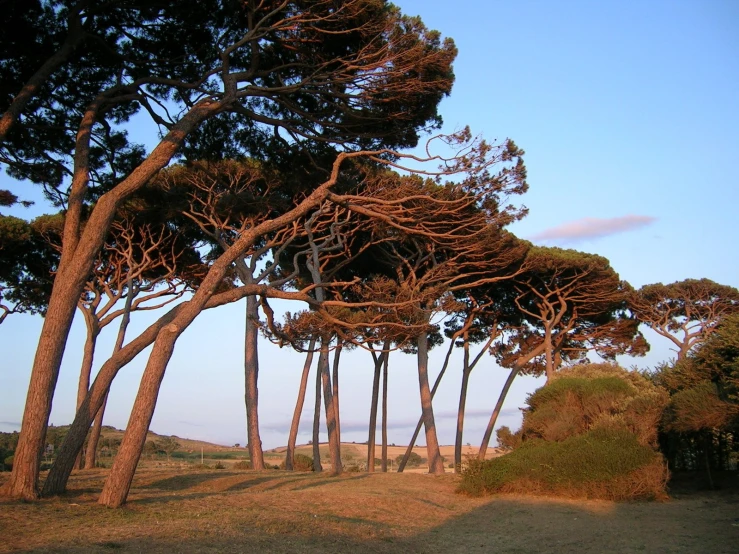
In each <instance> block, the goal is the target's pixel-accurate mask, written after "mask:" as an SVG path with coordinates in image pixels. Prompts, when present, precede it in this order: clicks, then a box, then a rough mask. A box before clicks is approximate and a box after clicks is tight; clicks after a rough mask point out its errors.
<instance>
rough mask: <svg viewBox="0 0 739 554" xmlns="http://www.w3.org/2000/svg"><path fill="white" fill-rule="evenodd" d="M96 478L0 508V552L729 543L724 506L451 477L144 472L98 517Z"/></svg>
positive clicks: (694, 548) (715, 546)
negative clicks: (515, 492)
mask: <svg viewBox="0 0 739 554" xmlns="http://www.w3.org/2000/svg"><path fill="white" fill-rule="evenodd" d="M6 475H7V474H6ZM106 475H107V470H95V471H88V472H80V473H76V474H74V475H73V476H72V479H71V480H70V489H69V492H68V493H67V494H66V495H64V496H63V497H59V498H53V499H48V500H43V501H40V502H36V503H22V502H4V503H1V504H0V551H1V552H17V551H32V552H110V551H120V552H245V551H249V552H278V553H279V552H345V551H352V552H356V553H364V552H373V553H377V552H388V553H389V552H433V551H439V552H469V551H470V550H477V551H483V552H484V551H493V550H494V551H496V552H529V551H540V552H561V551H577V552H607V551H610V552H632V551H649V552H658V551H669V552H698V551H702V552H732V551H734V546H735V545H736V544H737V543H739V527H737V526H735V525H734V524H735V523H737V521H736V520H737V518H739V502H737V500H739V499H737V497H736V496H726V495H724V496H701V497H691V498H687V499H681V500H678V501H670V502H663V503H630V504H616V503H612V502H605V501H571V500H570V501H567V500H566V501H561V500H551V499H542V498H533V497H525V496H499V497H493V498H482V499H470V498H468V497H465V496H461V495H459V494H456V493H455V492H454V491H455V488H456V486H457V477H456V476H454V475H450V474H447V475H444V476H439V477H434V476H430V475H420V474H407V475H398V474H393V473H391V474H381V473H376V474H374V475H367V474H352V475H344V476H342V477H339V478H335V477H330V476H328V475H326V474H312V473H291V472H284V471H276V470H271V471H264V472H249V471H235V470H221V471H215V470H211V471H208V470H172V469H157V468H144V469H142V470H141V471H139V472H138V473H137V475H136V478H135V480H134V485H133V489H132V491H131V495H130V497H129V504H128V505H127V506H126V507H124V508H123V509H120V510H110V509H105V508H101V507H99V506H98V505H97V504H96V502H95V501H96V498H97V495H98V493H99V491H100V488H101V487H102V483H103V479H104V478H105V476H106ZM4 478H6V477H5V476H2V475H0V481H2V480H4Z"/></svg>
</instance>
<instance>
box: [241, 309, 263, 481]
mask: <svg viewBox="0 0 739 554" xmlns="http://www.w3.org/2000/svg"><path fill="white" fill-rule="evenodd" d="M258 339H259V304H258V303H257V298H256V296H247V297H246V332H245V340H244V343H245V344H244V388H245V392H244V400H245V403H246V429H247V442H248V445H249V458H251V467H252V469H256V470H263V469H264V453H263V452H262V439H261V437H260V436H259V411H258V403H259V390H258V388H257V379H258V376H259V354H258V350H257V348H258Z"/></svg>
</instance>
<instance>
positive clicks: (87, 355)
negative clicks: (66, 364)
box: [74, 308, 100, 469]
mask: <svg viewBox="0 0 739 554" xmlns="http://www.w3.org/2000/svg"><path fill="white" fill-rule="evenodd" d="M80 310H81V311H82V315H83V317H84V318H85V326H86V327H87V338H86V339H85V348H84V350H83V354H82V365H81V366H80V379H79V382H78V384H77V406H76V409H77V410H79V409H80V406H82V402H83V401H84V400H85V396H87V391H88V390H89V389H90V375H92V362H93V359H94V357H95V345H96V343H97V338H98V336H99V335H100V327H99V325H98V320H97V317H96V315H95V314H93V313H91V312H88V311H87V310H85V309H84V308H80ZM87 444H88V448H89V444H90V443H89V441H88V443H87ZM74 465H75V467H77V469H82V468H84V466H85V461H84V459H83V457H82V452H80V453H79V454H78V455H77V461H76V462H75V464H74Z"/></svg>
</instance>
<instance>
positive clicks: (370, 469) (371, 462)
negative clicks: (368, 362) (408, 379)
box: [367, 350, 385, 473]
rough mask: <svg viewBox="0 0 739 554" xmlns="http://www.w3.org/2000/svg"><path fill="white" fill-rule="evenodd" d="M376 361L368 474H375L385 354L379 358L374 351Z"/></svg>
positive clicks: (368, 441) (368, 449)
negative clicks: (378, 406) (378, 418)
mask: <svg viewBox="0 0 739 554" xmlns="http://www.w3.org/2000/svg"><path fill="white" fill-rule="evenodd" d="M372 355H373V359H374V361H375V374H374V377H373V379H372V401H371V403H370V418H369V432H368V433H367V472H368V473H374V472H375V432H376V430H377V403H378V400H379V397H380V371H381V370H382V363H383V361H384V360H385V352H382V353H380V355H379V356H377V354H376V353H375V351H374V350H373V351H372Z"/></svg>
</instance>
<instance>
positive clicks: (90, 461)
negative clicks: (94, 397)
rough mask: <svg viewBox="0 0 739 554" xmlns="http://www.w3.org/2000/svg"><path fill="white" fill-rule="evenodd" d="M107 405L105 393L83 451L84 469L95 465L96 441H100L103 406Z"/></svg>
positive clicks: (103, 413)
mask: <svg viewBox="0 0 739 554" xmlns="http://www.w3.org/2000/svg"><path fill="white" fill-rule="evenodd" d="M107 405H108V395H107V394H106V395H105V400H104V401H103V405H102V406H100V409H99V410H98V413H97V415H96V416H95V422H94V423H93V425H92V431H90V439H89V440H88V441H87V450H86V451H85V469H93V468H94V467H95V461H96V460H95V458H96V457H97V449H98V442H99V441H100V434H101V433H102V431H103V416H104V415H105V406H107Z"/></svg>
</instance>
